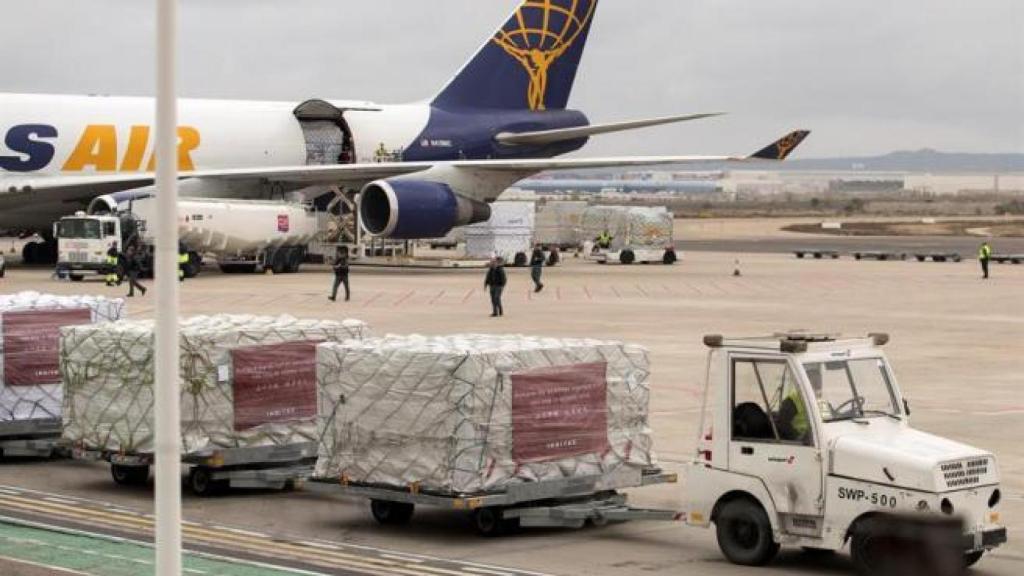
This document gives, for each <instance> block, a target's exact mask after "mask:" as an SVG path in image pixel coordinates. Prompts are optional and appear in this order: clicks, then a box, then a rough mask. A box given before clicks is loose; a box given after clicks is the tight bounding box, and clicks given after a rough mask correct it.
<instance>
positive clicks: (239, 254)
mask: <svg viewBox="0 0 1024 576" xmlns="http://www.w3.org/2000/svg"><path fill="white" fill-rule="evenodd" d="M155 211H156V199H155V198H154V197H153V196H142V197H138V196H136V197H131V196H120V195H107V196H100V197H98V198H96V199H94V200H93V201H92V202H91V203H90V204H89V207H88V209H87V211H80V212H77V213H75V214H74V215H73V216H65V217H64V218H61V219H60V220H59V221H58V222H56V223H55V224H54V235H55V237H56V238H57V250H58V261H57V270H58V272H60V273H62V274H66V275H67V276H68V277H70V278H71V279H72V280H74V281H80V280H82V279H83V278H84V277H85V274H87V273H97V274H103V273H106V271H107V269H108V267H109V265H108V264H107V251H108V250H109V249H110V247H111V246H112V245H113V246H115V247H116V248H117V250H118V252H123V251H124V248H125V247H126V246H127V245H128V244H130V243H133V242H134V243H137V245H138V246H140V247H141V249H142V250H143V254H144V256H143V259H142V261H143V264H142V268H143V275H144V276H145V275H150V274H152V271H153V230H152V228H151V226H150V225H149V223H150V222H152V219H153V216H154V214H155ZM316 230H317V225H316V215H315V213H314V212H313V209H312V207H311V206H309V205H307V204H303V203H289V202H274V201H260V200H234V199H232V200H230V201H226V200H221V199H213V198H187V199H182V200H181V201H179V202H178V233H179V235H180V238H181V242H182V245H183V246H184V249H185V251H186V252H187V253H188V262H187V263H186V264H185V265H184V266H183V268H184V272H185V276H186V277H187V278H191V277H194V276H196V275H197V274H199V271H200V269H201V266H202V262H203V258H204V257H208V256H209V257H212V258H213V259H215V260H216V261H217V264H218V265H219V266H220V269H221V270H222V271H223V272H226V273H253V272H263V271H265V270H271V271H273V272H274V273H275V274H282V273H293V272H297V271H298V269H299V266H300V265H301V264H302V262H303V261H304V260H305V257H306V252H307V247H308V245H309V243H310V242H311V241H312V240H313V238H314V236H315V235H316Z"/></svg>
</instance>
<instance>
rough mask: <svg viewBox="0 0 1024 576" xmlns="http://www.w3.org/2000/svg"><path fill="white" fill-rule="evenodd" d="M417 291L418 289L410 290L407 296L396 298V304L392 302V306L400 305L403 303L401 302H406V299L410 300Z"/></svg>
mask: <svg viewBox="0 0 1024 576" xmlns="http://www.w3.org/2000/svg"><path fill="white" fill-rule="evenodd" d="M415 293H416V291H415V290H409V292H408V293H407V294H406V295H405V296H402V297H401V298H399V299H398V300H396V301H395V303H394V304H392V306H398V305H399V304H401V303H403V302H405V301H406V300H408V299H409V298H412V296H413V294H415Z"/></svg>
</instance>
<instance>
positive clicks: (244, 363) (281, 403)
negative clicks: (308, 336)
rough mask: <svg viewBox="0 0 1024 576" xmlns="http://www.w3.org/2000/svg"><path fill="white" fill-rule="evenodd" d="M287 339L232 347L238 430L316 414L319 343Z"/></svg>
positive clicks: (290, 420) (236, 425)
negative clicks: (258, 344) (282, 341)
mask: <svg viewBox="0 0 1024 576" xmlns="http://www.w3.org/2000/svg"><path fill="white" fill-rule="evenodd" d="M317 344H319V342H286V343H284V344H269V345H266V346H252V347H248V348H238V349H235V350H232V351H231V360H232V364H233V365H234V395H235V403H234V405H235V431H236V432H243V431H245V430H249V429H251V428H255V427H257V426H262V425H264V424H276V423H280V422H292V421H295V420H302V419H306V418H312V417H314V416H316V345H317Z"/></svg>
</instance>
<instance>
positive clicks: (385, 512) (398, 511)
mask: <svg viewBox="0 0 1024 576" xmlns="http://www.w3.org/2000/svg"><path fill="white" fill-rule="evenodd" d="M415 509H416V506H415V505H413V504H409V503H407V502H389V501H387V500H370V512H371V513H372V514H373V519H374V520H376V521H377V522H378V523H380V524H382V525H384V526H402V525H405V524H408V523H409V520H411V519H412V513H413V511H414V510H415Z"/></svg>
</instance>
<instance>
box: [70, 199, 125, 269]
mask: <svg viewBox="0 0 1024 576" xmlns="http://www.w3.org/2000/svg"><path fill="white" fill-rule="evenodd" d="M121 233H122V221H121V218H120V217H118V216H115V215H103V216H97V215H88V214H86V213H85V212H82V211H79V212H76V213H75V214H74V215H73V216H65V217H63V218H61V219H60V220H58V221H57V222H56V223H54V225H53V234H54V237H55V238H56V239H57V269H58V270H63V271H66V272H67V273H68V274H69V276H70V278H71V279H72V280H76V281H77V280H81V279H82V273H83V272H96V273H100V274H104V273H106V270H107V268H108V264H107V251H108V250H109V249H110V247H111V245H113V246H114V247H115V248H117V250H118V252H120V251H121V249H122V247H123V237H122V235H121Z"/></svg>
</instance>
